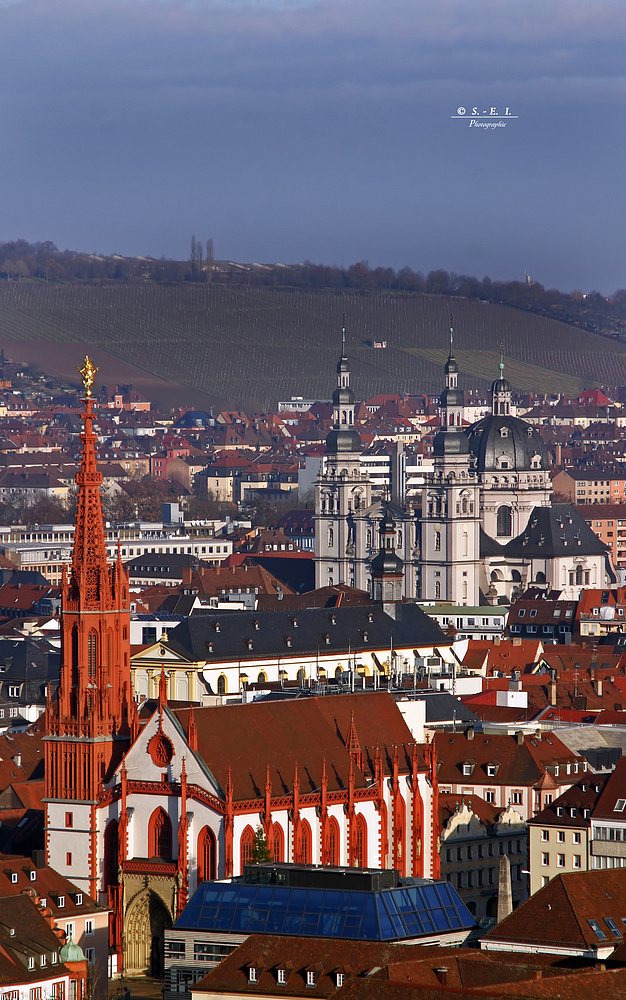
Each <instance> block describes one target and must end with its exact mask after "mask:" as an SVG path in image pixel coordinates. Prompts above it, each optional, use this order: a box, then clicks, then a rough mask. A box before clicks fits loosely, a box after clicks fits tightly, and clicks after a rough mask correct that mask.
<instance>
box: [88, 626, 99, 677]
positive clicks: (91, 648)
mask: <svg viewBox="0 0 626 1000" xmlns="http://www.w3.org/2000/svg"><path fill="white" fill-rule="evenodd" d="M97 659H98V634H97V632H96V630H95V629H92V630H91V631H90V633H89V635H88V636H87V676H88V677H90V678H94V677H95V676H96V663H97Z"/></svg>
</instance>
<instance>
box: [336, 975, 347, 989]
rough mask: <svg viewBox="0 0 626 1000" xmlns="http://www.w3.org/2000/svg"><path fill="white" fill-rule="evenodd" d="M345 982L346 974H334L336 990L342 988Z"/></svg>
mask: <svg viewBox="0 0 626 1000" xmlns="http://www.w3.org/2000/svg"><path fill="white" fill-rule="evenodd" d="M345 981H346V974H345V972H338V973H337V974H336V976H335V985H336V986H337V988H339V987H340V986H343V984H344V983H345Z"/></svg>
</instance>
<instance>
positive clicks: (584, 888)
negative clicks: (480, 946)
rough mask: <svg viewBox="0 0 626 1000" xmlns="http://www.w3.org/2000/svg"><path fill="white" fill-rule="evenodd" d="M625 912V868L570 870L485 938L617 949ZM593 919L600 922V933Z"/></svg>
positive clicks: (569, 948)
mask: <svg viewBox="0 0 626 1000" xmlns="http://www.w3.org/2000/svg"><path fill="white" fill-rule="evenodd" d="M625 914H626V869H624V868H615V869H605V870H594V871H586V872H568V873H564V874H561V875H557V876H556V877H555V878H553V879H552V880H551V881H550V882H549V883H548V884H547V885H545V886H544V887H543V888H542V889H540V890H539V891H538V892H536V893H535V895H534V896H531V897H530V899H528V900H526V902H525V903H522V905H521V906H519V907H518V908H517V910H514V911H513V913H511V914H510V915H509V916H508V917H506V918H505V919H504V920H503V921H502V922H501V923H499V924H498V925H497V926H496V927H494V928H492V930H490V931H489V932H488V933H487V934H486V935H485V937H484V938H483V940H484V941H485V942H490V941H498V942H510V943H511V944H516V945H519V944H522V943H523V944H528V945H538V946H542V945H543V946H549V947H551V948H554V949H563V953H565V954H567V953H568V952H569V951H578V952H582V953H587V954H591V955H593V954H595V953H597V951H598V950H599V949H600V950H602V949H606V948H608V949H609V951H612V950H613V948H614V947H615V946H616V945H618V944H621V943H622V941H623V934H624V933H626V926H625V925H624V923H623V920H622V918H623V917H624V915H625ZM607 918H609V919H611V920H613V921H614V922H615V924H616V926H617V928H618V933H619V936H617V937H616V936H615V934H614V933H613V931H612V930H611V927H610V925H609V924H607V923H606V919H607ZM590 921H594V922H597V925H598V928H599V931H600V933H598V928H595V927H594V925H593V924H591V923H590Z"/></svg>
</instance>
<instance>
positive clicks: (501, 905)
mask: <svg viewBox="0 0 626 1000" xmlns="http://www.w3.org/2000/svg"><path fill="white" fill-rule="evenodd" d="M512 912H513V893H512V892H511V862H510V861H509V857H508V855H507V854H503V855H502V857H501V858H500V873H499V875H498V923H500V921H501V920H504V919H505V917H508V915H509V913H512Z"/></svg>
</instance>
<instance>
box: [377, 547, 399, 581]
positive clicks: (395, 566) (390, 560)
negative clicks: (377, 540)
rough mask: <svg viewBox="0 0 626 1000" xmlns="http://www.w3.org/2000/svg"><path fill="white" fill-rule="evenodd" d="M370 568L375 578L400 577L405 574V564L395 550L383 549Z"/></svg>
mask: <svg viewBox="0 0 626 1000" xmlns="http://www.w3.org/2000/svg"><path fill="white" fill-rule="evenodd" d="M370 566H371V568H372V573H374V575H375V576H383V575H384V576H388V575H391V576H399V575H401V574H402V573H403V572H404V563H403V562H402V559H400V557H399V556H397V555H396V554H395V552H394V551H393V549H383V550H382V551H381V552H379V553H378V555H377V556H374V558H373V559H372V561H371V563H370Z"/></svg>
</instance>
